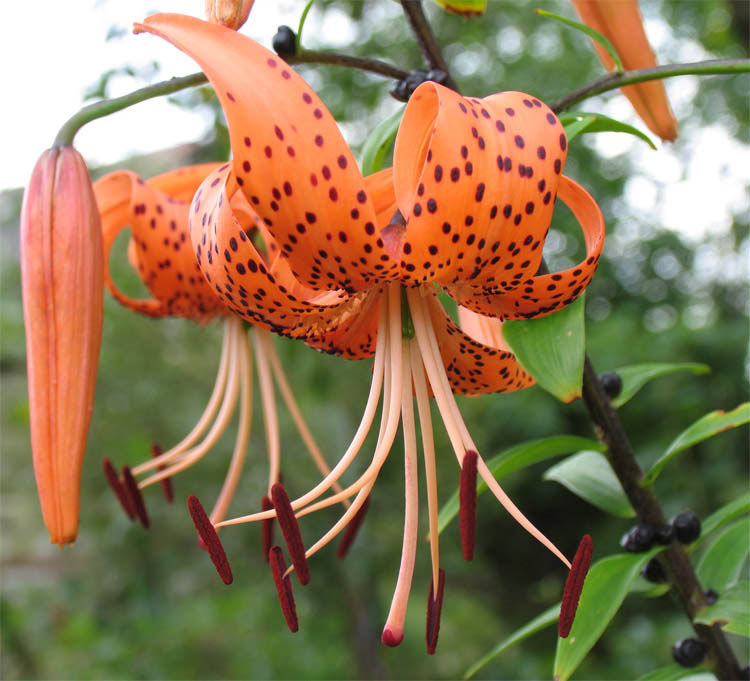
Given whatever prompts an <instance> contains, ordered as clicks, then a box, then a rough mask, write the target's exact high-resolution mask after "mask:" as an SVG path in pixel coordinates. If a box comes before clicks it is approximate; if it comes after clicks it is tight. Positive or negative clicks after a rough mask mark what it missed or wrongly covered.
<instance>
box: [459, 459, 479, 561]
mask: <svg viewBox="0 0 750 681" xmlns="http://www.w3.org/2000/svg"><path fill="white" fill-rule="evenodd" d="M478 458H479V456H478V454H477V453H476V452H475V451H473V450H471V449H470V450H469V451H467V452H466V454H464V458H463V461H462V462H461V478H460V483H459V488H458V491H459V506H458V509H459V528H460V531H461V549H462V551H463V554H464V559H465V560H473V559H474V543H475V540H476V530H477V460H478Z"/></svg>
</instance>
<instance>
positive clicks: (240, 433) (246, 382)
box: [209, 333, 253, 523]
mask: <svg viewBox="0 0 750 681" xmlns="http://www.w3.org/2000/svg"><path fill="white" fill-rule="evenodd" d="M238 354H239V367H238V368H239V370H240V373H241V375H242V380H241V382H240V420H239V424H238V425H237V440H236V442H235V445H234V452H232V460H231V462H230V463H229V470H228V471H227V475H226V478H225V479H224V484H223V485H222V487H221V492H220V493H219V498H218V499H217V500H216V504H214V508H213V510H212V511H211V515H210V516H209V517H210V518H211V522H212V523H217V522H219V521H220V520H223V519H224V516H226V513H227V509H228V508H229V504H230V503H231V502H232V498H233V497H234V493H235V491H236V489H237V483H238V482H239V480H240V476H241V475H242V469H243V467H244V465H245V455H246V454H247V445H248V441H249V440H250V424H251V421H252V416H253V376H252V371H253V366H252V364H253V360H252V355H251V353H250V339H249V338H248V336H247V334H245V333H242V336H241V339H240V340H239V342H238Z"/></svg>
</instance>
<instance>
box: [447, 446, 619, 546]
mask: <svg viewBox="0 0 750 681" xmlns="http://www.w3.org/2000/svg"><path fill="white" fill-rule="evenodd" d="M579 449H598V450H599V451H604V445H601V444H599V443H598V442H596V440H589V439H587V438H585V437H576V436H573V435H555V436H553V437H546V438H542V439H539V440H528V441H527V442H521V443H520V444H517V445H515V446H513V447H509V448H508V449H506V450H504V451H502V452H500V454H498V455H497V456H493V457H492V458H491V459H489V460H488V461H487V467H488V468H489V469H490V470H491V471H492V474H493V475H494V476H495V478H497V479H498V480H500V479H501V478H503V477H505V476H506V475H510V474H511V473H513V472H515V471H517V470H519V469H521V468H525V467H526V466H531V465H532V464H535V463H539V462H540V461H545V460H546V459H551V458H552V457H553V456H560V455H562V454H570V453H571V452H577V451H578V450H579ZM486 489H487V485H486V484H485V482H484V481H483V480H479V481H477V496H479V495H480V494H481V493H482V492H484V490H486ZM457 515H458V490H456V491H455V492H454V493H453V495H452V496H451V497H450V499H448V501H447V502H446V503H445V505H444V506H443V508H442V509H440V515H439V516H438V530H439V531H440V532H442V531H443V530H444V529H445V528H446V527H447V526H448V525H449V523H450V522H451V520H453V518H455V517H456V516H457Z"/></svg>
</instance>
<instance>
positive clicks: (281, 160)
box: [136, 14, 396, 292]
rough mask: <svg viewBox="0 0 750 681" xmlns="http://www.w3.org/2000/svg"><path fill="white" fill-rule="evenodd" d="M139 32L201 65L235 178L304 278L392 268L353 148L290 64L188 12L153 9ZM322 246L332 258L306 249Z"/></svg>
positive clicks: (344, 284) (319, 285)
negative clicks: (223, 126) (218, 109)
mask: <svg viewBox="0 0 750 681" xmlns="http://www.w3.org/2000/svg"><path fill="white" fill-rule="evenodd" d="M136 31H148V32H151V33H155V34H157V35H159V36H161V37H163V38H165V39H166V40H169V41H170V42H172V43H173V44H174V45H175V46H176V47H178V48H179V49H181V50H183V51H184V52H186V53H187V54H189V55H190V56H192V57H193V58H194V59H195V60H196V61H197V62H198V63H199V64H200V66H201V68H202V69H203V71H204V73H205V74H206V76H207V77H208V79H209V80H210V81H211V83H212V85H213V87H214V89H215V91H216V94H217V96H218V98H219V101H220V102H221V105H222V108H223V109H224V112H225V115H226V118H227V125H228V127H229V135H230V141H231V145H232V152H233V155H234V159H233V165H234V171H235V175H236V182H237V184H238V185H239V186H240V188H241V190H242V192H243V194H244V195H245V197H246V198H247V199H248V201H249V202H250V204H251V205H252V206H253V208H254V210H255V211H256V213H257V214H258V216H259V217H260V218H261V219H262V220H263V221H264V223H265V224H266V225H267V226H268V229H269V231H270V233H271V234H272V235H273V236H274V238H275V239H276V241H277V242H278V244H279V246H280V247H281V249H282V250H283V252H284V257H286V258H288V259H289V261H290V263H291V266H292V269H293V271H294V273H295V275H296V276H297V277H298V279H299V280H300V282H301V283H302V284H304V285H305V286H307V287H309V288H311V289H315V290H319V291H320V290H329V289H345V290H347V291H349V292H355V291H361V290H364V289H366V288H368V287H369V286H371V285H372V284H373V283H374V282H376V281H378V280H382V279H384V278H386V277H388V276H390V277H391V278H392V277H393V276H394V275H395V274H396V266H395V264H394V263H392V262H391V261H390V259H389V257H388V254H387V252H386V250H385V248H384V243H383V241H382V239H381V238H380V235H379V234H378V231H377V219H376V209H375V207H374V206H373V204H372V201H371V198H370V197H369V195H368V193H367V191H366V186H365V183H364V181H363V178H362V175H361V173H360V172H359V169H358V167H357V164H356V161H355V160H354V157H353V155H352V153H351V150H350V149H349V147H348V145H347V144H346V142H345V141H344V139H343V137H342V136H341V133H340V131H339V129H338V126H337V124H336V121H335V120H334V119H333V117H332V116H331V114H330V113H329V112H328V110H327V109H326V107H325V106H324V104H323V103H322V102H321V101H320V99H319V98H318V96H317V95H316V94H315V93H314V92H313V91H312V89H311V88H310V86H309V85H307V83H306V82H305V81H304V80H303V79H302V78H301V77H300V76H299V75H297V73H296V72H295V71H294V70H293V69H292V68H291V67H290V66H289V65H288V64H286V63H285V62H284V61H283V60H282V59H280V58H279V57H278V56H277V55H276V54H273V53H272V52H269V51H268V50H266V49H265V48H263V47H262V46H261V45H259V44H258V43H256V42H255V41H253V40H252V39H250V38H248V37H246V36H243V35H240V34H238V33H236V32H234V31H231V30H229V29H226V28H224V27H222V26H216V25H212V24H207V23H205V22H203V21H200V20H198V19H194V18H192V17H187V16H182V15H176V14H157V15H154V16H151V17H149V18H148V19H146V21H145V22H144V23H143V24H137V25H136ZM319 250H325V252H326V253H327V254H328V255H329V256H330V257H327V258H323V259H321V262H319V263H316V262H315V261H314V260H313V258H311V257H310V255H311V254H313V253H317V252H318V251H319ZM362 260H365V262H364V263H362ZM354 263H356V265H355V264H354Z"/></svg>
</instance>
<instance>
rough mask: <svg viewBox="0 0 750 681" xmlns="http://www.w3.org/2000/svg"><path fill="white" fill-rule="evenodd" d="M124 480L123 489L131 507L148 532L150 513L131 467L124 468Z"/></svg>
mask: <svg viewBox="0 0 750 681" xmlns="http://www.w3.org/2000/svg"><path fill="white" fill-rule="evenodd" d="M122 479H123V482H124V485H123V488H124V490H125V493H126V494H127V496H128V497H129V498H130V503H131V507H132V509H133V511H134V512H135V516H136V517H137V518H138V521H139V522H140V523H141V525H142V526H143V527H144V529H146V530H147V529H148V528H149V526H150V525H151V523H150V522H149V519H148V513H147V512H146V504H144V503H143V495H142V494H141V490H139V489H138V483H137V482H136V481H135V478H134V477H133V474H132V473H131V472H130V467H129V466H123V467H122Z"/></svg>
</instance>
